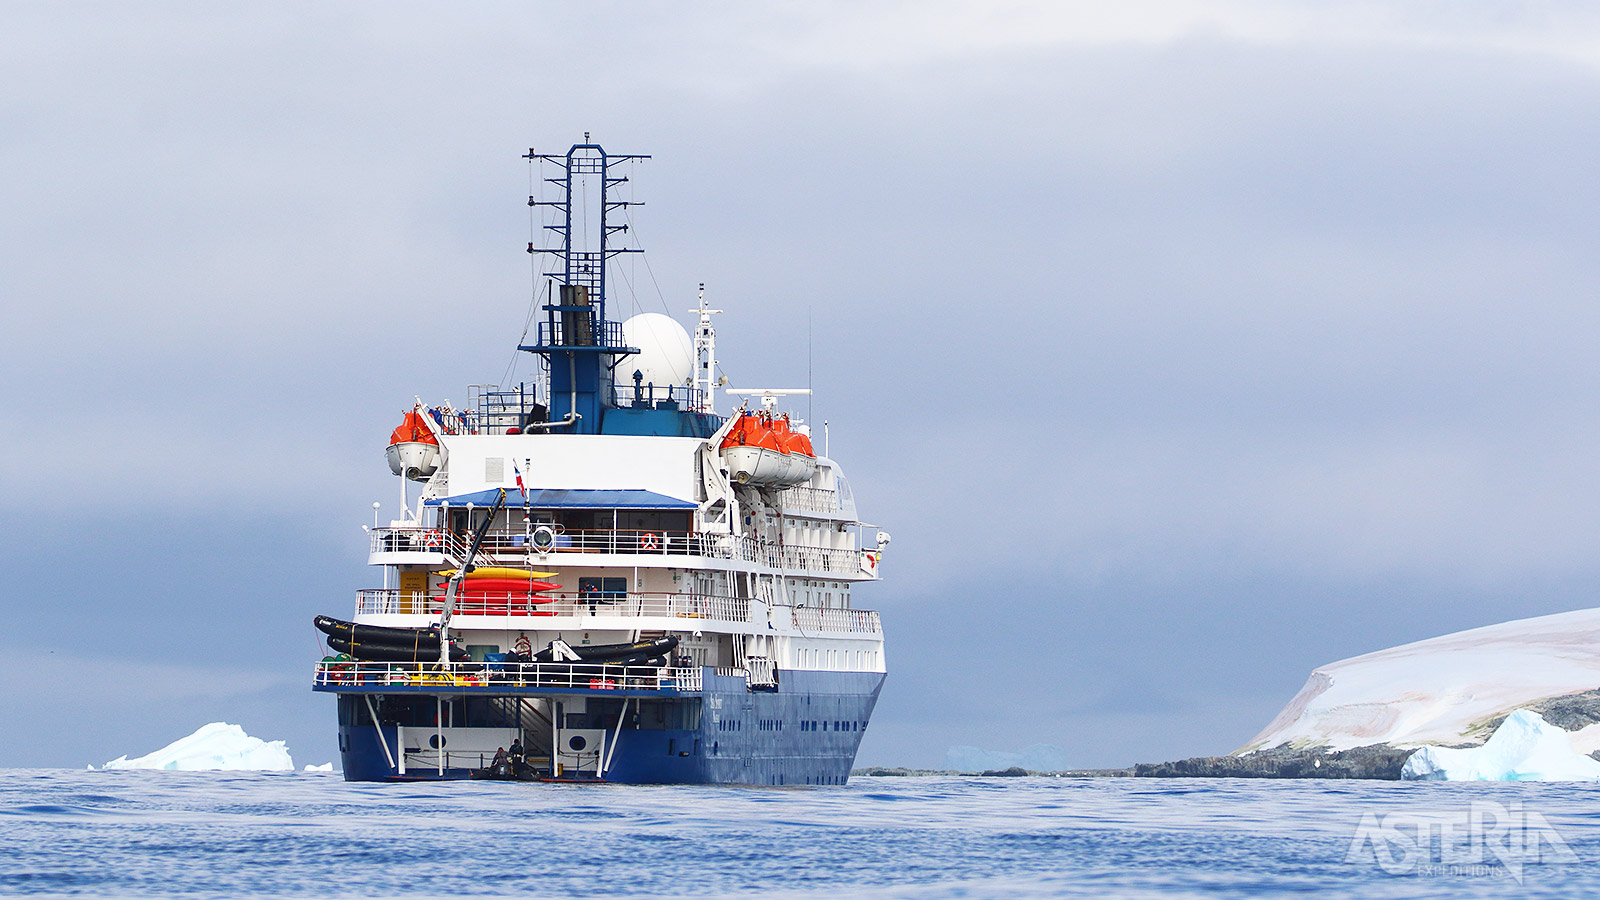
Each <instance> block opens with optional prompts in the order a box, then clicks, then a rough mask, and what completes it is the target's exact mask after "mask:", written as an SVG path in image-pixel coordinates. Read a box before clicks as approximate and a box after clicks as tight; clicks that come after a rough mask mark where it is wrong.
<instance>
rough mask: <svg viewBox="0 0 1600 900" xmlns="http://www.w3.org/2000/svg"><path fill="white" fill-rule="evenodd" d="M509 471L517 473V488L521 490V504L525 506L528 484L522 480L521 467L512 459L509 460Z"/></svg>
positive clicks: (526, 503)
mask: <svg viewBox="0 0 1600 900" xmlns="http://www.w3.org/2000/svg"><path fill="white" fill-rule="evenodd" d="M511 471H513V472H515V473H516V474H517V490H519V491H521V492H522V505H523V506H527V505H528V486H527V485H526V484H524V483H523V481H522V467H521V466H519V465H517V461H516V460H514V459H513V460H512V461H511Z"/></svg>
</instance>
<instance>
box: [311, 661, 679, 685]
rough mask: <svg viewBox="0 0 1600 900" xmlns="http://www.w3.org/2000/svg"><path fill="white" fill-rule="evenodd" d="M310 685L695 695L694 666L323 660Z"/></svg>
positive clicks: (318, 665)
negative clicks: (605, 691)
mask: <svg viewBox="0 0 1600 900" xmlns="http://www.w3.org/2000/svg"><path fill="white" fill-rule="evenodd" d="M312 684H313V685H314V686H316V687H320V688H333V689H337V688H350V687H374V688H382V687H437V688H449V689H450V690H451V691H455V690H482V691H483V692H485V693H493V692H495V691H496V690H501V689H504V688H580V689H589V690H647V691H668V690H671V691H698V690H700V689H701V685H702V676H701V672H700V669H699V668H697V667H687V666H686V667H682V668H665V667H656V666H607V665H601V664H598V663H492V662H486V663H455V664H453V665H451V666H450V667H448V668H446V667H443V666H440V665H439V664H438V663H397V662H366V661H363V660H349V661H342V662H341V661H338V660H326V659H325V660H323V661H322V662H320V663H318V664H317V671H316V675H315V676H313V679H312Z"/></svg>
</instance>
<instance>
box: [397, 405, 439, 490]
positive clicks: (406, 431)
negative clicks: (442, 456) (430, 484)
mask: <svg viewBox="0 0 1600 900" xmlns="http://www.w3.org/2000/svg"><path fill="white" fill-rule="evenodd" d="M384 456H386V457H387V458H388V460H389V471H391V472H393V473H394V474H396V475H404V476H405V477H407V478H409V479H411V480H412V481H427V480H428V479H429V478H432V477H433V473H435V472H437V471H439V439H438V438H436V437H434V436H433V429H431V428H429V427H428V426H427V423H425V422H424V421H423V419H422V412H421V411H419V410H415V409H414V410H412V411H411V412H408V413H406V417H405V419H404V420H403V421H401V423H400V427H399V428H396V429H395V430H394V431H393V432H391V433H390V434H389V449H388V450H387V451H385V453H384Z"/></svg>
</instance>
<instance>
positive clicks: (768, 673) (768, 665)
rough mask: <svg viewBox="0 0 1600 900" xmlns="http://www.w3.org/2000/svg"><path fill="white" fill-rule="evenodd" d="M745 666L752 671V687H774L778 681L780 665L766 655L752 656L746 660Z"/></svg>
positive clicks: (750, 677)
mask: <svg viewBox="0 0 1600 900" xmlns="http://www.w3.org/2000/svg"><path fill="white" fill-rule="evenodd" d="M744 667H745V670H746V671H748V672H749V673H750V675H749V679H750V686H751V687H772V686H773V685H775V684H777V683H778V666H777V664H776V663H774V662H773V661H772V660H770V659H767V658H766V657H763V656H752V657H750V658H748V659H746V660H745V661H744Z"/></svg>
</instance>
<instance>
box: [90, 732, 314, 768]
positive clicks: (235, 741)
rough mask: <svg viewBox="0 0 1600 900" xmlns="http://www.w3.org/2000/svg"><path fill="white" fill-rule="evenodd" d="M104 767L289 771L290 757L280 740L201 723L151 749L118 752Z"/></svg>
mask: <svg viewBox="0 0 1600 900" xmlns="http://www.w3.org/2000/svg"><path fill="white" fill-rule="evenodd" d="M105 768H107V769H164V770H167V771H179V772H200V771H206V770H212V769H239V770H258V771H267V772H293V771H294V760H293V759H290V758H289V748H288V747H286V746H284V742H283V741H263V740H262V739H260V738H255V737H251V736H250V735H248V734H245V733H244V729H243V728H240V727H239V726H237V725H229V724H228V723H227V722H212V723H211V724H209V725H202V726H201V727H200V730H199V731H196V732H195V733H194V734H191V735H189V736H188V737H186V738H180V739H178V740H176V741H173V742H172V743H170V744H168V745H167V746H165V747H162V748H161V749H160V750H157V751H156V752H154V753H150V754H147V755H145V756H141V757H139V758H138V759H129V758H128V757H126V756H119V757H117V758H116V759H113V760H112V761H110V762H108V763H106V764H105Z"/></svg>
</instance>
